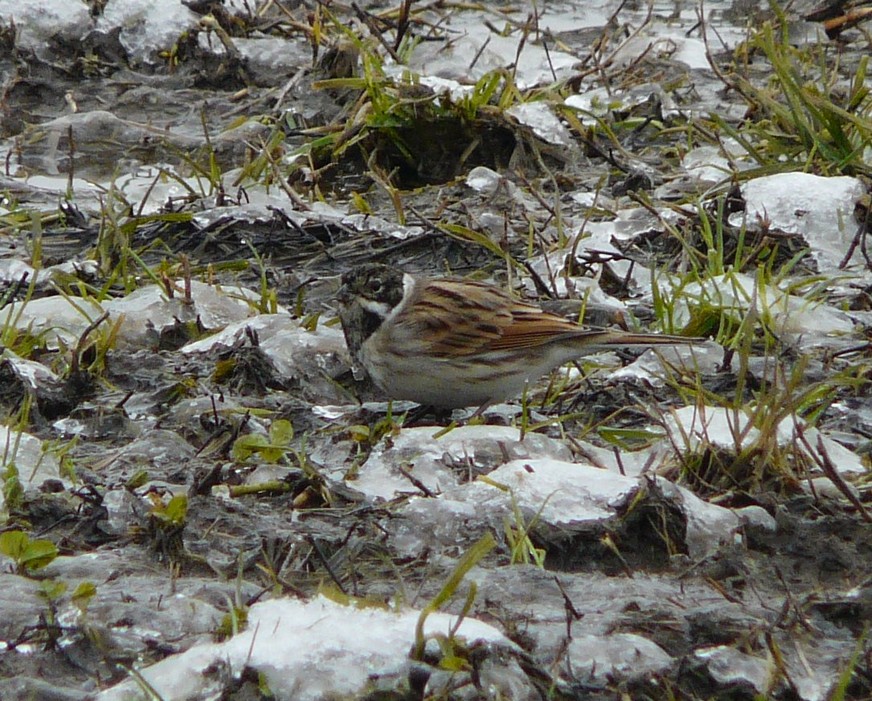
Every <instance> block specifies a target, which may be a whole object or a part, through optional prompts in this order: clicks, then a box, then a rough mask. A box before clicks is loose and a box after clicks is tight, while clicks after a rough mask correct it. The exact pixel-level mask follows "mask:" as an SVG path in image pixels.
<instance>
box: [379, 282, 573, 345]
mask: <svg viewBox="0 0 872 701" xmlns="http://www.w3.org/2000/svg"><path fill="white" fill-rule="evenodd" d="M394 322H395V323H396V325H397V326H396V329H395V333H396V334H398V336H397V343H398V345H399V344H400V343H401V342H402V340H403V339H402V338H401V336H405V337H406V338H405V340H406V341H407V344H408V345H409V346H412V345H416V344H417V345H418V346H419V347H421V345H422V341H423V340H424V339H427V341H428V342H427V344H426V352H425V354H427V355H434V356H438V357H444V358H455V357H463V356H470V355H475V354H477V353H487V352H490V351H503V350H515V349H522V348H531V347H535V346H540V345H542V344H544V343H548V342H549V341H553V340H554V338H555V337H556V336H561V335H563V334H567V333H570V334H574V333H578V332H579V331H580V329H579V327H578V326H577V325H576V324H573V323H572V322H570V321H567V320H566V319H564V318H562V317H559V316H556V315H553V314H549V313H548V312H545V311H543V310H541V309H540V308H539V307H536V306H534V305H531V304H525V303H523V302H519V301H518V300H516V299H514V298H513V297H511V296H510V295H509V294H507V293H506V292H503V291H502V290H501V289H499V288H496V287H493V286H491V285H485V284H480V283H476V282H470V281H466V280H454V279H440V280H429V281H428V282H427V283H426V285H422V286H421V288H420V289H418V290H416V294H415V298H414V299H413V300H410V304H408V305H407V306H406V307H405V308H404V309H403V311H402V313H401V314H400V315H398V316H397V317H396V318H395V319H394Z"/></svg>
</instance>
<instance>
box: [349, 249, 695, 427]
mask: <svg viewBox="0 0 872 701" xmlns="http://www.w3.org/2000/svg"><path fill="white" fill-rule="evenodd" d="M338 301H339V304H340V308H339V318H340V320H341V322H342V329H343V331H344V332H345V341H346V343H347V344H348V350H349V351H350V353H351V356H352V360H353V363H354V368H355V372H356V373H357V372H358V371H359V369H360V368H361V367H362V368H363V369H364V370H365V371H366V373H367V374H368V375H369V377H370V378H371V379H372V381H373V382H374V383H375V385H376V386H377V387H378V388H379V389H380V390H382V391H383V392H384V393H385V394H386V395H387V396H388V397H390V398H391V399H408V400H411V401H414V402H418V403H419V404H426V405H431V406H434V407H441V408H446V409H455V408H460V407H467V406H478V407H479V408H478V411H477V412H476V413H481V412H482V411H483V410H484V409H485V408H487V407H488V406H490V405H491V404H494V403H496V402H499V401H502V400H504V399H507V398H509V397H514V396H517V395H519V394H520V393H521V392H522V391H523V389H524V385H525V384H526V383H527V382H529V381H530V380H535V379H537V378H539V377H541V376H542V375H544V374H546V373H548V372H550V371H551V370H553V369H554V368H556V367H558V366H560V365H563V364H564V363H567V362H569V361H570V360H574V359H575V358H577V357H579V356H581V355H585V354H588V353H591V352H596V351H600V350H604V349H607V348H609V347H620V348H623V347H627V346H645V347H647V346H653V345H663V344H669V345H674V344H688V343H698V342H699V341H701V340H704V339H700V338H690V337H687V336H669V335H665V334H647V333H629V332H625V331H617V330H611V329H585V328H583V327H581V326H579V325H577V324H575V323H573V322H571V321H569V320H568V319H564V318H563V317H561V316H557V315H555V314H551V313H549V312H546V311H544V310H543V309H541V308H540V307H537V306H536V305H533V304H527V303H525V302H522V301H519V300H517V299H515V298H514V297H512V296H511V295H510V294H509V293H508V292H505V291H504V290H502V289H500V288H499V287H496V286H494V285H490V284H487V283H483V282H473V281H470V280H462V279H458V278H424V277H415V276H412V275H410V274H408V273H404V272H403V271H402V270H398V269H397V268H393V267H390V266H387V265H381V264H377V263H369V264H365V265H362V266H360V267H358V268H355V269H354V270H352V271H350V272H347V273H345V274H344V275H343V276H342V287H341V288H340V290H339V294H338ZM356 376H357V374H356ZM358 379H359V378H358Z"/></svg>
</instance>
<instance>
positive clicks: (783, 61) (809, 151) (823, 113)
mask: <svg viewBox="0 0 872 701" xmlns="http://www.w3.org/2000/svg"><path fill="white" fill-rule="evenodd" d="M781 20H782V21H781V22H780V29H776V28H775V27H774V26H773V24H772V23H770V22H765V23H763V25H762V26H761V27H760V28H759V29H758V30H757V31H755V32H753V34H752V35H751V38H750V39H749V41H748V42H747V43H746V44H745V45H743V46H742V47H740V48H739V49H738V50H737V65H736V66H734V69H733V71H731V72H729V73H721V78H722V79H723V80H724V82H725V83H726V84H727V85H728V86H729V87H731V88H733V89H734V90H736V91H737V92H738V93H739V94H740V95H741V96H742V97H743V98H744V99H745V101H746V102H747V103H748V114H749V119H748V120H746V122H745V123H744V124H742V125H741V126H739V127H734V126H732V125H730V124H729V123H727V121H726V120H725V119H723V118H722V117H720V116H719V115H717V114H712V115H711V119H712V120H713V122H714V123H715V124H716V126H717V127H718V128H719V129H720V130H721V131H722V132H723V133H725V134H727V135H729V136H731V137H733V138H734V139H735V140H736V141H737V142H738V143H739V144H741V145H742V147H743V148H744V149H745V151H746V152H747V153H748V155H749V156H750V157H751V158H752V159H753V160H754V161H755V162H756V163H757V164H758V168H757V169H755V170H752V171H746V173H745V175H746V176H748V175H752V174H760V171H761V170H762V171H764V172H777V171H783V170H796V169H797V168H799V169H801V170H803V171H807V172H809V171H811V172H816V173H821V174H825V175H837V174H844V175H866V176H869V175H870V174H872V167H870V165H869V161H868V155H867V153H868V150H869V149H870V147H872V93H870V87H869V80H868V76H867V72H868V65H869V57H868V56H862V57H861V58H860V60H859V61H858V63H857V67H856V69H855V70H854V73H853V76H851V78H850V79H849V80H848V81H843V79H842V77H841V74H840V66H839V64H838V63H831V62H830V61H829V57H828V56H827V53H826V51H825V49H824V48H822V47H811V48H802V49H799V48H796V47H794V46H792V45H791V43H790V41H789V38H788V23H787V22H786V21H785V18H783V17H782V18H781ZM754 53H762V54H763V55H764V56H765V57H766V59H767V60H768V62H769V64H770V65H771V67H772V74H771V78H770V79H769V84H768V85H766V86H764V87H759V86H757V85H755V84H754V82H752V80H751V79H750V78H749V77H748V76H747V73H746V71H747V66H746V65H742V64H741V63H740V62H742V61H743V60H744V59H745V57H747V56H749V55H752V54H754ZM712 65H713V66H714V63H712Z"/></svg>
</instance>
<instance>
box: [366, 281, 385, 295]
mask: <svg viewBox="0 0 872 701" xmlns="http://www.w3.org/2000/svg"><path fill="white" fill-rule="evenodd" d="M368 287H369V291H370V292H371V293H372V294H374V295H377V294H378V293H379V292H381V291H382V281H381V280H379V279H378V278H373V279H372V280H370V281H369V285H368Z"/></svg>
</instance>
